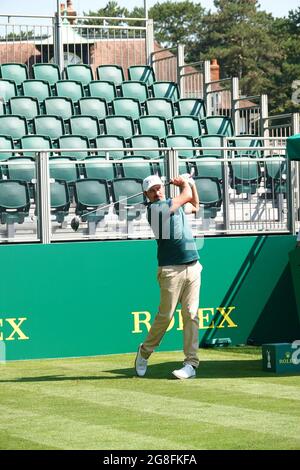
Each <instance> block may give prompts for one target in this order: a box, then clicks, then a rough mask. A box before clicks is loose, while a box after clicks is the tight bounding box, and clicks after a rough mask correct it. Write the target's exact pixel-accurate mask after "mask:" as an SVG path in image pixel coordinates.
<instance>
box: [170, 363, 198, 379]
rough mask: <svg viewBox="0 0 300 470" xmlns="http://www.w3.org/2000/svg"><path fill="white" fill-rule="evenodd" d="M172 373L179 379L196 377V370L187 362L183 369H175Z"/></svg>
mask: <svg viewBox="0 0 300 470" xmlns="http://www.w3.org/2000/svg"><path fill="white" fill-rule="evenodd" d="M172 374H173V375H175V377H177V379H194V378H195V377H196V371H195V369H194V367H193V366H191V365H190V364H185V365H184V366H183V367H182V368H181V369H178V370H173V372H172Z"/></svg>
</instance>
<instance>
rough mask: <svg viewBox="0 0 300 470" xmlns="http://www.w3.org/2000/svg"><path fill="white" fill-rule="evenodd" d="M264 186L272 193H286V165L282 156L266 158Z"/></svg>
mask: <svg viewBox="0 0 300 470" xmlns="http://www.w3.org/2000/svg"><path fill="white" fill-rule="evenodd" d="M265 164H266V187H267V188H268V189H270V190H271V193H272V194H284V195H285V194H286V193H287V181H286V180H287V165H286V159H285V158H283V157H282V156H280V155H278V156H272V157H269V158H268V159H267V160H266V163H265Z"/></svg>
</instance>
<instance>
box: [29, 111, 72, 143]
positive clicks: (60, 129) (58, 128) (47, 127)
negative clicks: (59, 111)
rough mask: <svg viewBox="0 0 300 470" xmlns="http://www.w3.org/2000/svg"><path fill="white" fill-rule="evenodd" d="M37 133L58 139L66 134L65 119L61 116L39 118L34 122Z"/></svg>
mask: <svg viewBox="0 0 300 470" xmlns="http://www.w3.org/2000/svg"><path fill="white" fill-rule="evenodd" d="M33 125H34V129H35V133H36V134H39V135H44V136H48V137H50V139H58V138H59V137H61V136H62V135H64V133H65V127H64V122H63V119H62V118H61V117H59V116H50V115H49V116H43V115H42V116H37V117H36V118H35V119H34V120H33Z"/></svg>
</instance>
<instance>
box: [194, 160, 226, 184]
mask: <svg viewBox="0 0 300 470" xmlns="http://www.w3.org/2000/svg"><path fill="white" fill-rule="evenodd" d="M190 167H194V168H195V169H196V175H197V176H202V177H203V178H217V179H218V180H219V181H221V180H222V179H223V173H222V162H220V161H219V160H218V159H217V158H215V157H201V158H198V160H197V161H196V162H195V163H193V164H190Z"/></svg>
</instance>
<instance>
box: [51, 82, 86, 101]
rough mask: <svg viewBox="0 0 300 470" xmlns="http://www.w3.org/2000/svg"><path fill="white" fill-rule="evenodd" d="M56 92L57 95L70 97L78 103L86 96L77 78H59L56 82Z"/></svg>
mask: <svg viewBox="0 0 300 470" xmlns="http://www.w3.org/2000/svg"><path fill="white" fill-rule="evenodd" d="M55 94H56V95H57V96H61V97H65V98H70V99H71V100H72V101H73V103H77V101H79V100H80V99H81V98H83V97H84V91H83V86H82V84H81V83H80V82H76V81H75V80H59V81H58V82H56V84H55Z"/></svg>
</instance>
